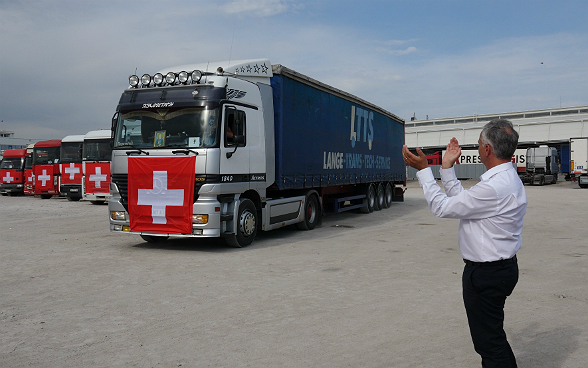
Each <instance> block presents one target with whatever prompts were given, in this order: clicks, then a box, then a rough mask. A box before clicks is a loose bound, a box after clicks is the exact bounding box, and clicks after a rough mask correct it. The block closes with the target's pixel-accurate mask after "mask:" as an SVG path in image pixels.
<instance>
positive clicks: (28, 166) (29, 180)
mask: <svg viewBox="0 0 588 368" xmlns="http://www.w3.org/2000/svg"><path fill="white" fill-rule="evenodd" d="M34 147H35V144H34V143H29V144H27V148H26V150H27V154H26V157H25V170H24V194H25V195H33V178H34V177H35V174H33V148H34Z"/></svg>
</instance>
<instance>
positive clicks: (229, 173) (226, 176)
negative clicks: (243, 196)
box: [220, 105, 252, 183]
mask: <svg viewBox="0 0 588 368" xmlns="http://www.w3.org/2000/svg"><path fill="white" fill-rule="evenodd" d="M248 110H249V111H251V110H252V109H250V108H247V107H243V106H238V105H225V107H224V109H223V117H222V129H221V137H222V139H221V142H220V150H221V157H220V175H221V178H220V179H221V183H248V182H249V173H250V168H249V156H250V149H249V147H248V145H247V143H248V137H247V115H248V112H249V111H248Z"/></svg>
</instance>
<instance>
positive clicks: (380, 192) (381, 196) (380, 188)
mask: <svg viewBox="0 0 588 368" xmlns="http://www.w3.org/2000/svg"><path fill="white" fill-rule="evenodd" d="M375 187H376V206H375V207H374V210H376V211H379V210H381V209H384V208H386V204H385V202H386V199H385V192H384V185H382V183H378V184H376V185H375Z"/></svg>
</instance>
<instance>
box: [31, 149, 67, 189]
mask: <svg viewBox="0 0 588 368" xmlns="http://www.w3.org/2000/svg"><path fill="white" fill-rule="evenodd" d="M60 155H61V140H48V141H40V142H37V143H35V146H34V147H33V175H34V177H33V195H39V196H41V198H42V199H49V198H51V197H52V196H55V195H59V177H60V170H59V162H60Z"/></svg>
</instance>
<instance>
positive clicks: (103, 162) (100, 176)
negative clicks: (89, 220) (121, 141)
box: [82, 129, 112, 204]
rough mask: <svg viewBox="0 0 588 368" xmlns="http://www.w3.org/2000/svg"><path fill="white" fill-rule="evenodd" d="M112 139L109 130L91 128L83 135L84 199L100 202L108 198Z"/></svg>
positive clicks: (94, 202)
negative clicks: (91, 129)
mask: <svg viewBox="0 0 588 368" xmlns="http://www.w3.org/2000/svg"><path fill="white" fill-rule="evenodd" d="M111 157H112V140H111V131H110V130H104V129H102V130H93V131H90V132H88V133H86V135H85V136H84V150H83V154H82V161H83V164H84V173H85V178H84V200H88V201H91V202H92V203H93V204H102V203H104V202H106V201H108V199H109V198H110V190H109V187H110V160H111Z"/></svg>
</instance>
